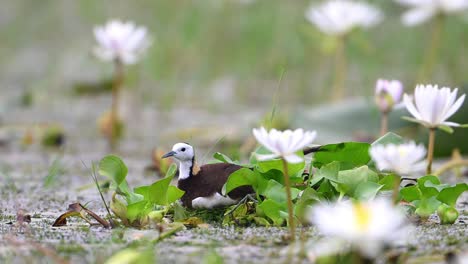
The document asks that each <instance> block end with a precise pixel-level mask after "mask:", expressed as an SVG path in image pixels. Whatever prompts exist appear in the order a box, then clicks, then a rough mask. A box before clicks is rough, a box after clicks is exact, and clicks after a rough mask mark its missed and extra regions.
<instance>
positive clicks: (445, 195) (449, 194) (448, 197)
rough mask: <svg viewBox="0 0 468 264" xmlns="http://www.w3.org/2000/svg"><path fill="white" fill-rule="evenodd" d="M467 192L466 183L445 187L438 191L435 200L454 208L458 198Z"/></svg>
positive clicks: (467, 186)
mask: <svg viewBox="0 0 468 264" xmlns="http://www.w3.org/2000/svg"><path fill="white" fill-rule="evenodd" d="M467 190H468V185H467V184H466V183H458V184H456V185H455V186H451V187H447V188H445V189H443V190H442V191H440V193H439V195H437V200H439V201H441V202H443V203H446V204H448V205H450V206H452V207H455V205H456V203H457V199H458V197H459V196H460V195H461V194H462V193H464V192H465V191H467Z"/></svg>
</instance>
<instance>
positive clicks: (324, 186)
mask: <svg viewBox="0 0 468 264" xmlns="http://www.w3.org/2000/svg"><path fill="white" fill-rule="evenodd" d="M317 192H318V193H319V194H321V195H322V196H323V197H325V198H326V199H328V200H333V199H334V198H335V196H336V195H337V194H338V192H337V191H336V189H335V188H334V187H333V185H332V184H331V183H330V181H329V180H327V179H325V180H324V181H322V183H321V184H320V186H319V188H318V189H317Z"/></svg>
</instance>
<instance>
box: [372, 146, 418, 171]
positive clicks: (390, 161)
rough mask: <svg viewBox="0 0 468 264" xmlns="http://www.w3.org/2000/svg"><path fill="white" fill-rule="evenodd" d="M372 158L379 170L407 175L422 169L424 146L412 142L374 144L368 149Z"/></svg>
mask: <svg viewBox="0 0 468 264" xmlns="http://www.w3.org/2000/svg"><path fill="white" fill-rule="evenodd" d="M369 152H370V155H371V157H372V160H373V161H374V162H375V164H376V165H377V168H378V169H379V170H381V171H392V172H395V173H397V174H398V175H400V176H403V175H404V176H409V175H412V174H414V173H417V172H420V171H422V170H424V168H425V166H426V161H425V157H426V148H425V147H424V145H422V144H420V145H416V143H414V142H409V143H405V144H400V145H395V144H387V145H375V146H372V147H371V148H370V150H369Z"/></svg>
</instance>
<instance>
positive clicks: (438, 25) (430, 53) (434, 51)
mask: <svg viewBox="0 0 468 264" xmlns="http://www.w3.org/2000/svg"><path fill="white" fill-rule="evenodd" d="M443 26H444V15H442V14H441V15H438V16H437V17H436V18H435V20H434V24H433V26H432V31H431V40H430V42H429V43H430V44H429V47H428V48H427V50H426V52H425V56H424V58H425V61H424V63H423V65H422V67H421V70H420V72H419V81H420V82H426V81H427V80H426V78H427V77H428V76H431V74H432V71H433V69H434V66H435V64H436V62H437V59H438V55H439V50H440V43H441V37H442V30H443Z"/></svg>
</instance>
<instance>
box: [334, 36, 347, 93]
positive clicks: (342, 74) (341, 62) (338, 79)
mask: <svg viewBox="0 0 468 264" xmlns="http://www.w3.org/2000/svg"><path fill="white" fill-rule="evenodd" d="M345 48H346V39H345V36H340V37H338V38H337V46H336V51H335V79H334V80H333V91H332V93H333V94H332V100H333V101H338V100H340V99H342V98H343V96H344V91H343V89H344V82H345V79H346V53H345Z"/></svg>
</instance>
